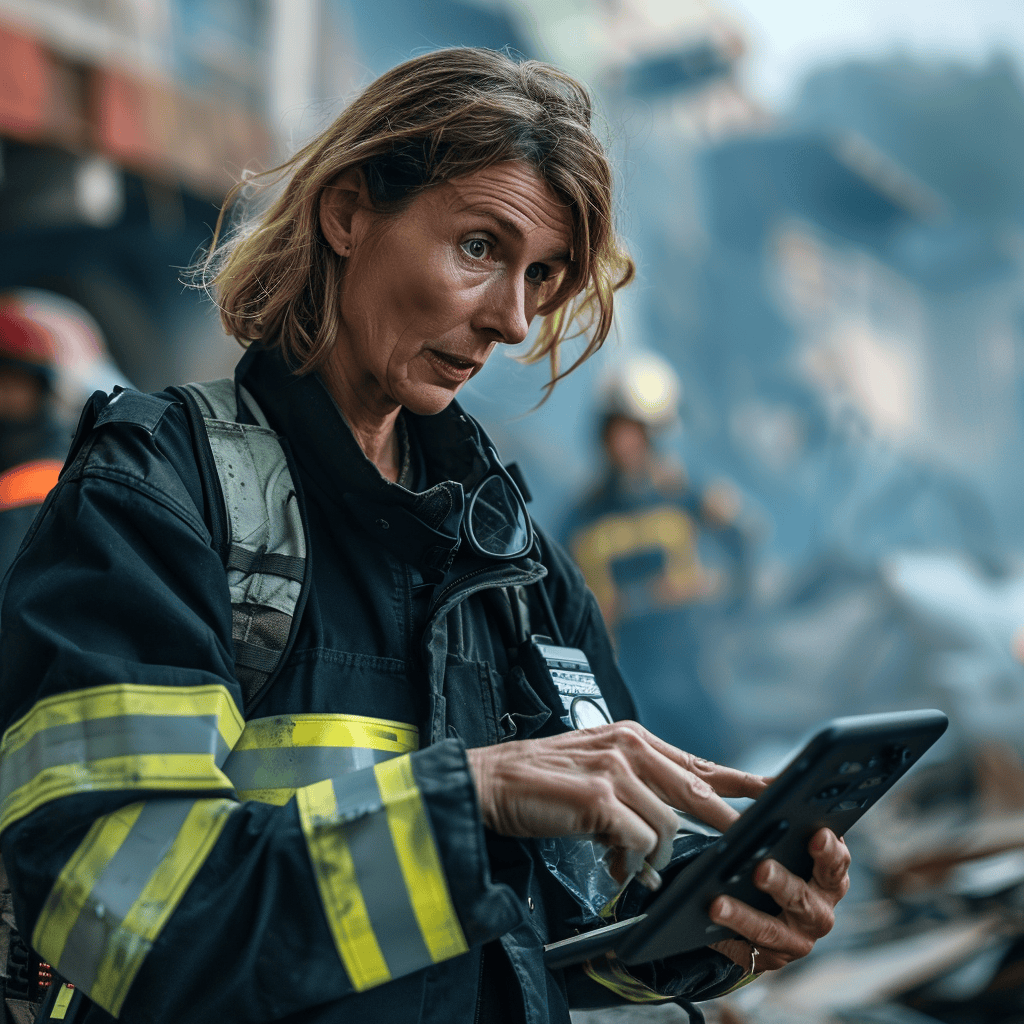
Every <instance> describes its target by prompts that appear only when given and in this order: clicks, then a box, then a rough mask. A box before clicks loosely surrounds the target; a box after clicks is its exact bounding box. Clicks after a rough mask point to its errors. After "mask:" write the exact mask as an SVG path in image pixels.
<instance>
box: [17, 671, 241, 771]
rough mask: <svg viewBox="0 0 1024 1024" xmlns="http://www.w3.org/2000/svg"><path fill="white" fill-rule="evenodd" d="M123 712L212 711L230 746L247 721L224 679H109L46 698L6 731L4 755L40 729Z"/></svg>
mask: <svg viewBox="0 0 1024 1024" xmlns="http://www.w3.org/2000/svg"><path fill="white" fill-rule="evenodd" d="M121 715H181V716H193V715H213V716H216V719H217V728H218V731H219V732H220V734H221V736H222V737H223V739H224V742H225V743H226V744H227V746H228V749H230V748H231V747H233V746H234V745H235V743H237V742H238V738H239V737H240V736H241V735H242V730H243V728H244V727H245V720H244V719H243V718H242V713H241V712H240V711H239V710H238V706H237V705H236V704H235V702H234V700H232V698H231V694H230V693H229V692H228V690H227V687H225V686H224V685H223V684H221V683H209V684H206V685H204V686H149V685H145V684H140V683H110V684H108V685H106V686H96V687H92V688H90V689H88V690H72V691H71V692H69V693H58V694H54V695H53V696H51V697H44V698H43V699H42V700H41V701H38V702H37V703H36V704H35V705H34V706H33V707H32V709H31V710H30V711H29V712H28V713H27V714H25V715H23V716H22V717H21V718H19V719H18V721H17V722H15V723H14V724H13V725H12V726H11V727H10V728H9V729H8V730H7V732H5V733H4V737H3V742H2V743H0V758H2V757H6V756H7V755H8V754H11V753H13V752H14V751H15V750H17V749H18V748H19V747H21V746H22V745H23V744H25V743H27V742H28V741H29V740H30V739H31V738H32V737H33V736H35V735H36V733H38V732H41V731H42V730H43V729H49V728H50V727H51V726H55V725H69V724H74V723H76V722H84V721H88V720H92V719H97V718H114V717H117V716H121Z"/></svg>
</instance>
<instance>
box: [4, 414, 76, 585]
mask: <svg viewBox="0 0 1024 1024" xmlns="http://www.w3.org/2000/svg"><path fill="white" fill-rule="evenodd" d="M69 433H70V432H69V431H65V430H64V429H62V428H61V427H60V425H59V424H58V423H57V421H56V420H55V419H54V417H53V415H52V414H51V413H50V411H49V410H48V409H45V408H44V409H43V411H42V412H41V413H40V414H39V415H38V416H37V417H36V418H35V419H34V420H32V421H31V422H29V423H6V422H0V577H2V576H3V574H4V573H5V572H7V569H8V567H9V566H10V564H11V563H12V562H13V561H14V556H15V555H16V554H17V552H18V548H19V547H20V546H21V541H22V539H23V538H24V536H25V534H26V532H27V531H28V528H29V525H30V524H31V522H32V520H33V518H34V517H35V514H36V512H38V511H39V506H40V505H41V504H42V503H43V500H44V499H45V498H46V495H47V494H48V493H49V492H50V489H51V488H52V487H53V485H54V484H55V483H56V482H57V474H58V472H59V471H60V468H61V463H63V461H64V456H65V455H66V454H67V450H68V441H69V440H70V437H69V436H68V435H69Z"/></svg>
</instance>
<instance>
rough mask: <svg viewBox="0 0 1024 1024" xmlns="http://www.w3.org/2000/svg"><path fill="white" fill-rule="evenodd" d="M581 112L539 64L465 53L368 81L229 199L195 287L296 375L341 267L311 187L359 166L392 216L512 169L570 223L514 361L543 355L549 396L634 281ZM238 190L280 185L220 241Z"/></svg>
mask: <svg viewBox="0 0 1024 1024" xmlns="http://www.w3.org/2000/svg"><path fill="white" fill-rule="evenodd" d="M591 113H592V111H591V102H590V97H589V96H588V94H587V91H586V89H585V88H584V87H583V86H582V85H581V84H580V83H579V82H577V81H576V80H575V79H573V78H571V77H570V76H569V75H567V74H565V73H564V72H562V71H559V70H558V69H557V68H554V67H552V66H551V65H549V64H544V63H541V62H540V61H535V60H526V61H521V62H520V61H516V60H513V59H512V58H510V57H508V56H507V55H505V54H504V53H499V52H496V51H494V50H486V49H482V48H471V47H458V48H453V49H444V50H437V51H434V52H432V53H427V54H424V55H422V56H419V57H414V58H413V59H411V60H408V61H406V62H405V63H403V64H399V65H398V66H397V67H395V68H392V69H391V70H390V71H388V72H386V73H385V74H383V75H381V76H380V78H378V79H376V81H374V82H372V83H371V84H370V85H369V86H368V87H367V88H366V89H365V90H364V91H363V92H362V93H361V94H360V95H359V96H358V97H357V98H356V99H355V100H354V101H353V102H352V103H351V104H350V105H349V106H348V107H347V108H346V109H345V110H344V111H343V112H342V113H341V114H340V115H339V117H338V118H337V119H336V120H335V121H334V123H333V124H332V125H331V126H330V127H329V128H328V129H327V130H326V131H324V132H322V133H321V134H320V135H318V136H317V137H316V138H315V139H313V140H312V141H311V142H309V143H308V144H307V145H306V146H304V147H303V148H302V149H301V150H299V152H297V153H296V154H295V156H293V157H292V158H291V159H290V160H288V161H287V162H285V163H284V164H281V165H280V166H279V167H276V168H273V169H272V170H270V171H265V172H262V173H261V174H257V175H254V176H253V177H251V178H249V179H248V180H246V181H242V182H239V183H238V184H237V185H236V186H235V187H234V188H233V189H232V190H231V192H230V193H229V194H228V196H227V198H226V199H225V201H224V205H223V207H222V209H221V213H220V217H219V218H218V220H217V227H216V231H215V232H214V239H213V243H212V245H211V247H210V250H209V253H208V254H207V257H206V259H205V260H204V261H203V263H202V264H201V265H200V266H199V267H198V268H197V276H198V278H199V280H200V281H201V283H202V285H203V286H204V287H206V286H207V285H208V284H209V283H212V286H213V290H214V291H215V293H216V295H217V299H218V303H219V307H220V311H221V320H222V321H223V324H224V328H225V330H226V331H227V332H228V333H229V334H231V335H233V336H234V337H235V338H237V339H238V341H239V342H240V343H241V344H243V345H247V344H249V343H250V342H254V341H260V342H261V343H263V344H267V345H271V346H280V347H281V349H282V350H283V352H284V354H285V356H286V357H287V358H288V359H289V361H290V362H291V363H292V365H293V366H295V367H296V369H297V371H298V372H300V373H305V372H309V371H311V370H314V369H316V368H318V367H319V366H320V365H321V364H322V363H323V362H324V361H325V360H326V358H327V355H328V353H329V352H330V349H331V346H332V344H333V342H334V339H335V337H336V336H337V330H338V324H339V318H340V308H339V293H340V282H341V278H342V275H343V274H344V262H345V261H344V260H343V259H342V258H341V257H340V256H338V254H337V253H335V252H334V250H333V249H332V248H331V247H330V245H328V243H327V241H326V239H325V238H324V236H323V234H322V231H321V228H320V221H319V212H320V199H321V196H322V194H323V191H324V189H325V188H327V187H328V186H329V185H330V184H331V183H332V182H333V181H334V180H335V179H336V178H337V177H338V176H339V175H340V174H342V173H343V172H344V171H346V170H348V169H350V168H352V167H360V168H362V169H363V171H364V172H365V174H366V178H367V184H368V187H369V192H370V197H371V199H372V201H373V204H374V207H375V209H377V210H379V211H380V212H382V213H384V214H397V213H400V212H401V211H402V210H403V209H405V207H406V206H408V204H409V203H410V202H411V201H412V200H413V199H414V198H415V197H416V195H417V194H418V193H420V192H422V191H423V190H424V189H426V188H429V187H430V186H431V185H434V184H437V183H439V182H442V181H445V180H448V179H451V178H455V177H458V176H460V175H464V174H471V173H473V172H475V171H479V170H482V169H483V168H485V167H489V166H491V165H493V164H497V163H501V162H503V161H508V160H520V161H525V162H526V163H528V164H529V165H530V166H531V167H533V168H534V169H535V170H536V171H537V173H538V174H539V175H540V177H541V178H543V179H544V180H545V181H546V182H547V184H548V185H549V186H550V187H551V189H552V190H553V191H554V192H555V194H556V195H557V196H558V197H559V199H560V200H561V201H563V202H565V203H566V204H567V206H568V208H569V212H570V218H571V221H572V228H571V240H570V260H569V265H568V267H567V268H566V270H565V271H564V272H563V273H562V274H561V275H560V276H559V277H558V278H557V279H556V281H555V282H554V284H553V285H552V291H551V294H550V295H545V296H544V301H543V302H542V304H541V306H540V307H539V309H538V313H539V315H540V316H542V317H543V321H542V324H541V330H540V332H539V334H538V336H537V339H536V341H535V342H534V344H533V346H532V347H531V348H530V350H529V351H528V352H526V353H525V354H524V355H523V356H522V357H521V358H522V359H523V361H524V362H530V363H532V362H539V361H540V360H542V359H544V358H547V359H548V360H549V362H550V366H551V378H550V380H549V381H548V383H547V385H546V390H547V393H548V394H550V390H551V388H552V387H553V386H554V384H555V383H556V381H558V380H559V379H561V378H562V377H564V376H565V375H566V374H567V373H570V372H571V371H572V370H573V369H575V368H576V367H577V366H579V365H580V364H581V363H582V362H583V361H584V360H585V359H587V358H588V357H589V356H591V355H592V354H593V353H594V352H596V351H597V349H598V348H600V346H601V345H602V344H603V342H604V340H605V338H607V336H608V332H609V331H610V329H611V325H612V308H613V298H612V295H613V292H615V291H616V290H617V289H618V288H620V287H622V286H623V285H625V284H627V283H628V282H629V281H630V280H632V278H633V275H634V273H635V267H634V264H633V261H632V259H630V257H629V254H628V253H627V252H626V251H625V249H624V248H623V246H622V245H621V243H620V242H619V240H618V238H617V237H616V233H615V229H614V225H613V210H612V175H611V168H610V166H609V163H608V159H607V157H606V156H605V153H604V149H603V147H602V145H601V143H600V141H599V140H598V139H597V137H596V136H595V134H594V133H593V131H592V130H591ZM250 185H255V192H256V195H257V196H259V195H260V194H262V193H263V192H264V191H265V190H267V189H270V188H272V187H273V186H275V185H277V186H281V187H280V191H279V194H277V196H276V198H274V199H273V200H272V201H271V202H270V204H269V206H268V207H267V208H266V210H265V212H263V213H262V215H259V216H255V217H254V216H251V215H250V216H244V215H243V217H242V219H241V220H240V221H238V222H237V223H236V224H235V226H234V227H233V228H232V229H231V230H230V231H229V232H227V233H226V235H224V236H222V229H223V228H224V225H225V221H226V219H227V218H228V214H229V211H231V209H232V207H233V205H234V203H235V201H236V200H237V199H239V198H240V197H241V196H242V193H243V190H248V189H249V186H250ZM572 325H575V327H576V330H575V331H574V332H573V333H572V334H571V335H570V334H569V329H570V326H572ZM581 335H582V336H586V338H587V340H586V346H585V348H584V350H583V352H582V354H581V355H580V356H579V357H578V358H577V359H576V360H575V361H574V362H573V363H572V365H571V366H570V367H569V369H568V370H565V371H564V372H560V360H559V347H560V345H561V344H562V342H563V341H565V340H566V338H567V337H578V336H581Z"/></svg>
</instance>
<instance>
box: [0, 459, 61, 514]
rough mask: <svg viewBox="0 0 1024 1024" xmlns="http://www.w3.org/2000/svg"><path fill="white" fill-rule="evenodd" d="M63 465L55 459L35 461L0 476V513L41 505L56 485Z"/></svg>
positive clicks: (25, 463)
mask: <svg viewBox="0 0 1024 1024" xmlns="http://www.w3.org/2000/svg"><path fill="white" fill-rule="evenodd" d="M63 465H64V463H62V462H59V461H58V460H57V459H36V460H35V461H34V462H23V463H22V464H21V465H20V466H15V467H14V468H13V469H9V470H7V472H6V473H4V474H3V475H0V512H4V511H6V510H7V509H9V508H21V507H22V506H24V505H39V504H41V503H42V502H43V501H44V500H45V498H46V496H47V495H48V494H49V493H50V491H51V490H53V488H54V485H55V484H56V483H57V477H58V475H59V474H60V471H61V468H62V467H63Z"/></svg>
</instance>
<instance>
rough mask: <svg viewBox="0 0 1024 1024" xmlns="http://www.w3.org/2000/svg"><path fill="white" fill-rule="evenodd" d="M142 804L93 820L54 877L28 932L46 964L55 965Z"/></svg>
mask: <svg viewBox="0 0 1024 1024" xmlns="http://www.w3.org/2000/svg"><path fill="white" fill-rule="evenodd" d="M144 806H145V805H144V804H143V803H142V802H139V803H136V804H129V805H128V806H127V807H121V808H119V809H118V810H116V811H114V812H113V813H112V814H107V815H104V816H103V817H102V818H97V819H96V821H94V822H93V823H92V827H91V828H90V829H89V831H88V833H87V834H86V837H85V839H83V840H82V842H81V843H79V845H78V849H77V850H75V852H74V853H73V854H72V855H71V857H70V858H69V860H68V862H67V863H66V864H65V865H64V868H63V870H62V871H61V873H60V874H59V875H58V876H57V880H56V881H55V882H54V884H53V888H52V889H51V890H50V893H49V895H48V896H47V897H46V902H45V903H44V904H43V909H42V911H41V913H40V914H39V917H38V919H37V920H36V926H35V929H34V930H33V932H32V948H33V949H35V950H36V951H37V952H38V953H39V954H40V955H41V956H42V957H43V958H44V959H45V960H46V962H47V963H49V964H59V963H60V959H61V957H62V956H63V955H64V946H65V944H66V942H67V940H68V935H70V934H71V929H72V928H73V927H74V925H75V922H76V921H77V920H78V916H79V914H81V912H82V910H83V908H84V907H85V905H86V903H87V902H88V899H89V894H90V893H91V892H92V887H93V884H94V883H95V881H96V879H97V878H99V876H100V875H101V874H102V873H103V869H104V868H105V867H106V866H107V864H109V863H110V860H111V858H112V857H113V856H114V854H115V853H117V851H118V850H119V849H120V847H121V844H122V843H123V842H124V841H125V839H126V838H127V836H128V833H129V832H131V830H132V826H133V825H134V824H135V821H136V819H137V818H138V816H139V814H140V813H141V811H142V808H143V807H144Z"/></svg>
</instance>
